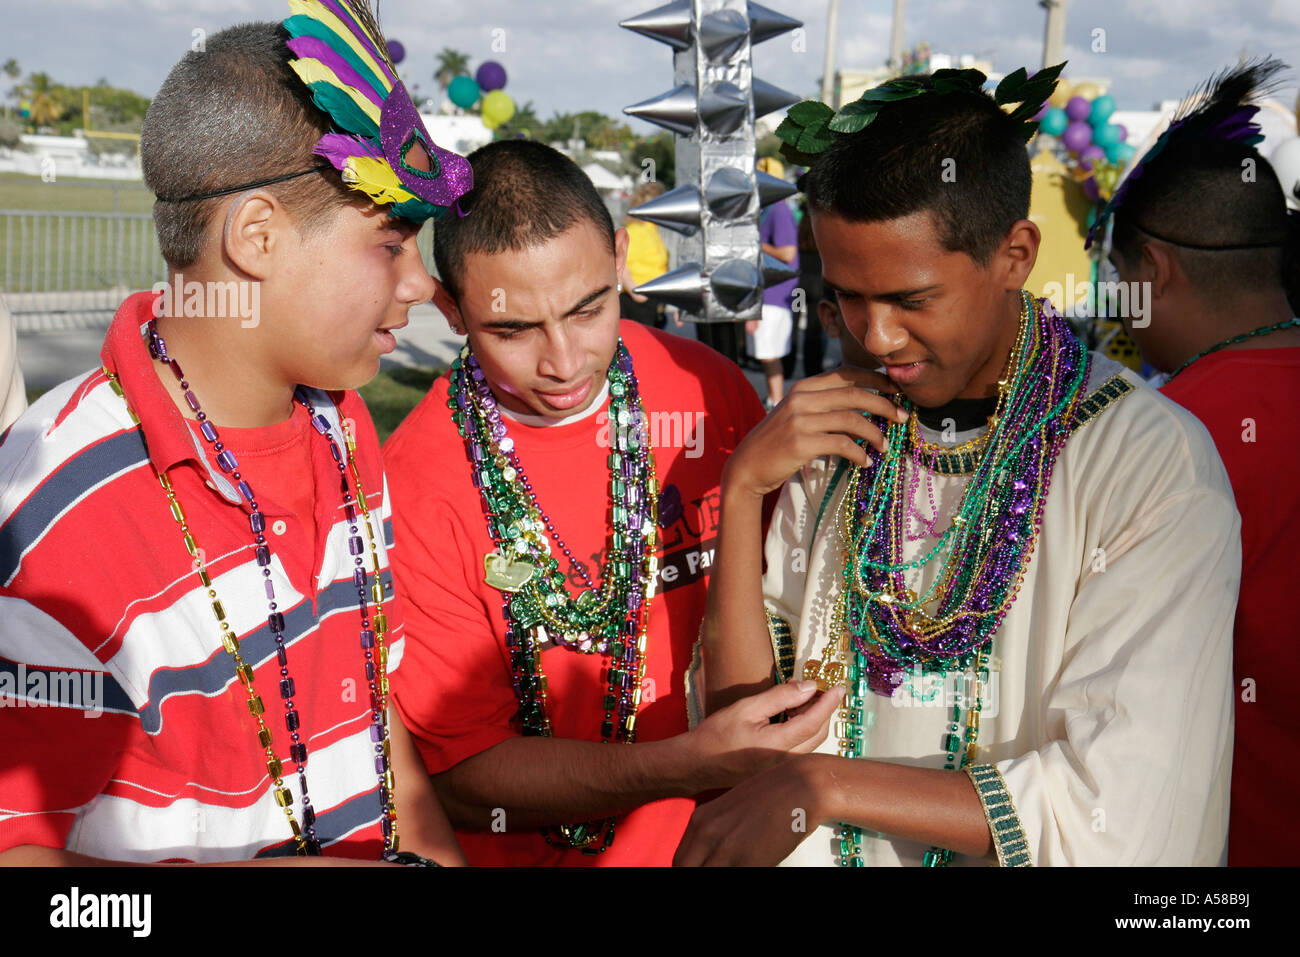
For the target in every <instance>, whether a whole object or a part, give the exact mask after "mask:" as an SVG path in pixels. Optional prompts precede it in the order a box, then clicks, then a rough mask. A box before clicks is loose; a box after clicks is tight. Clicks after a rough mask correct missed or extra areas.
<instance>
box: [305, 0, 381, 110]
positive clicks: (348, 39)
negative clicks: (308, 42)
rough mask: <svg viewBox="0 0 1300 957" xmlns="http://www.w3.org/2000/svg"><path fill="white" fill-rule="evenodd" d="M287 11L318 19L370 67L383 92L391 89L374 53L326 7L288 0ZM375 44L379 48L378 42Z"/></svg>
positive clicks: (309, 2) (314, 1) (314, 3)
mask: <svg viewBox="0 0 1300 957" xmlns="http://www.w3.org/2000/svg"><path fill="white" fill-rule="evenodd" d="M289 13H290V14H291V15H297V14H302V15H303V16H308V17H311V18H312V19H313V20H318V21H320V22H321V23H322V24H324V25H325V26H327V27H329V29H330V30H331V31H332V32H333V33H334V34H335V35H337V36H338V38H339V39H340V40H342V41H343V42H344V43H346V44H347V45H348V46H349V47H351V48H352V52H353V53H355V54H356V55H357V56H359V57H360V58H361V62H362V63H364V64H366V65H367V66H369V67H370V69H371V70H372V71H373V72H374V74H375V78H376V79H378V80H379V82H380V83H381V84H383V87H384V93H388V92H389V91H390V90H392V88H393V84H392V81H391V80H389V78H388V74H387V73H385V72H384V68H383V67H382V66H381V65H380V64H379V63H378V62H377V61H376V60H375V56H374V54H373V53H370V52H369V51H368V50H367V49H366V48H365V47H364V46H363V45H362V44H361V41H360V40H358V39H357V37H356V34H354V33H353V32H352V31H351V30H349V29H348V27H347V26H346V25H345V24H344V23H343V21H342V20H340V19H339V18H338V17H337V16H335V15H334V13H333V11H331V10H330V9H329V8H328V7H326V6H323V5H322V4H320V3H319V2H316V0H289ZM371 42H374V37H371ZM375 46H376V48H379V44H378V43H376V44H375ZM375 122H376V123H378V122H379V121H378V120H376V121H375Z"/></svg>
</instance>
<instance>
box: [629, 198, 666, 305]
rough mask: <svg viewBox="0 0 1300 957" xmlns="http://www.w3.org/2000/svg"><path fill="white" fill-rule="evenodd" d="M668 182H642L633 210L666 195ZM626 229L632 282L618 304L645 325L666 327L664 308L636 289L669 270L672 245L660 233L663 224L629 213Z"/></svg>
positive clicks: (633, 200)
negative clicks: (665, 241) (639, 293)
mask: <svg viewBox="0 0 1300 957" xmlns="http://www.w3.org/2000/svg"><path fill="white" fill-rule="evenodd" d="M663 192H664V184H663V183H660V182H658V181H657V180H651V181H650V182H648V183H642V184H641V185H640V186H638V187H637V188H636V191H635V192H634V193H633V194H632V199H631V206H630V208H631V209H636V208H637V207H638V206H642V205H644V204H646V203H648V202H650V200H652V199H654V198H655V197H657V196H662V195H663ZM623 228H624V229H626V230H627V278H628V279H630V282H631V285H630V287H627V286H628V283H627V282H624V286H625V287H627V288H623V289H622V291H621V292H620V293H619V296H618V307H619V311H620V312H621V313H622V315H623V316H624V317H625V318H627V319H632V320H634V321H636V322H639V323H641V325H643V326H654V328H656V329H662V328H663V327H664V307H663V306H662V305H660V304H659V303H657V302H652V301H651V300H650V299H648V298H646V297H645V296H639V295H637V294H636V293H635V292H633V289H635V288H636V287H637V286H639V285H641V284H642V283H647V282H649V281H650V280H651V279H655V278H656V277H658V276H662V275H663V274H664V273H666V272H667V271H668V248H667V247H666V246H665V245H664V241H663V238H662V237H661V236H660V235H659V227H658V226H656V225H655V224H654V223H651V222H647V221H646V220H644V219H637V218H636V217H635V216H631V215H629V216H626V217H625V218H624V220H623Z"/></svg>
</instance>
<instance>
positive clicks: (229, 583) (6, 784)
mask: <svg viewBox="0 0 1300 957" xmlns="http://www.w3.org/2000/svg"><path fill="white" fill-rule="evenodd" d="M298 8H299V9H300V10H301V11H302V12H300V13H299V14H298V15H297V16H295V17H291V18H290V19H289V20H288V21H286V22H285V24H283V25H281V24H274V23H253V24H245V25H242V26H238V27H233V28H231V29H229V30H224V31H222V32H220V33H218V34H215V35H213V36H212V37H210V38H209V39H208V40H207V42H206V45H205V47H204V49H203V50H201V51H193V52H191V53H189V54H187V55H186V56H185V58H184V59H182V60H181V61H180V62H179V63H178V64H177V65H176V66H175V67H174V68H173V70H172V71H171V73H170V74H169V76H168V78H167V80H166V81H165V82H164V84H163V86H162V89H161V90H160V91H159V92H158V95H157V96H156V97H154V99H153V100H152V102H151V103H150V106H149V111H148V114H147V116H146V117H145V121H144V128H143V130H142V133H141V157H142V162H143V168H144V175H145V180H146V182H147V183H148V185H149V187H150V189H152V190H153V191H154V192H155V193H156V194H157V196H158V202H157V203H156V205H155V208H154V220H155V224H156V226H157V230H158V238H159V245H160V248H161V251H162V255H163V257H164V258H165V259H166V261H167V264H168V267H169V270H168V272H169V282H168V284H167V286H166V288H164V289H157V290H155V292H154V293H153V294H150V293H137V294H136V295H133V296H131V297H130V298H129V299H127V300H126V302H125V303H123V305H122V306H121V308H120V309H119V310H118V313H117V316H116V318H115V319H114V320H113V324H112V326H111V327H110V329H109V332H108V335H107V338H106V341H105V344H104V349H103V352H102V354H101V360H102V363H103V368H102V369H97V370H95V371H93V372H90V373H88V374H86V375H83V376H80V377H78V378H76V379H73V380H70V381H69V382H67V383H65V384H63V385H62V386H58V387H56V388H55V389H53V390H51V391H50V392H49V393H47V394H46V395H45V396H44V397H42V398H41V399H40V400H39V401H38V402H37V403H36V404H35V405H34V406H33V407H32V408H31V409H30V410H29V411H28V412H27V414H26V415H25V416H23V417H22V418H21V419H19V421H18V422H17V423H16V424H15V425H14V426H13V427H12V428H11V429H10V430H9V431H8V432H7V433H6V434H5V436H4V438H3V444H0V568H3V571H2V572H0V611H3V614H4V619H5V622H6V624H5V627H4V628H3V629H0V741H3V742H4V745H3V749H0V755H2V756H0V863H3V864H69V865H84V864H94V863H103V862H119V863H125V862H129V863H141V864H144V863H167V862H195V863H231V862H237V861H249V860H257V861H258V862H262V863H276V862H284V861H297V860H305V859H308V858H309V859H311V860H313V861H336V862H337V861H339V860H342V861H343V862H345V863H346V862H351V863H357V862H358V861H371V862H377V861H379V860H380V859H381V858H382V859H383V860H387V861H393V862H396V863H405V864H413V863H428V859H429V858H432V859H434V860H436V861H438V862H440V863H445V864H455V863H463V857H462V856H461V853H460V850H459V848H458V847H457V845H456V841H455V838H454V836H453V834H452V832H451V829H450V827H449V826H448V823H447V819H446V817H445V816H444V814H443V813H442V811H441V809H440V807H439V805H438V802H437V798H436V795H435V794H434V793H433V790H432V788H431V787H430V785H429V780H428V777H427V775H426V774H425V773H424V770H423V767H422V766H421V763H420V760H419V757H418V755H417V753H416V751H415V749H414V748H413V746H412V744H411V739H410V736H409V735H408V734H407V732H406V730H405V728H404V727H403V725H402V722H401V720H400V719H399V718H398V717H397V716H396V713H395V712H392V711H391V709H390V708H389V707H388V704H389V702H388V690H389V689H388V679H387V677H386V673H389V672H391V673H393V674H394V675H395V674H396V673H397V670H398V668H399V664H400V659H401V655H402V649H403V643H404V635H403V626H402V621H401V609H400V607H399V606H398V604H397V603H395V602H393V601H392V599H393V597H394V596H393V592H392V587H393V580H392V574H391V571H390V569H389V564H388V557H387V552H388V546H389V544H390V542H391V538H390V528H389V525H390V521H391V511H390V508H389V501H388V495H387V489H386V483H385V481H384V474H383V468H382V461H381V458H380V453H379V444H378V440H377V437H376V435H375V430H374V426H373V425H372V424H371V421H370V417H369V415H368V414H367V412H366V409H365V406H364V404H363V403H362V401H361V399H360V398H359V397H358V396H357V394H356V392H355V391H353V390H355V389H356V388H357V387H359V386H361V385H363V384H364V383H365V382H367V381H368V380H369V379H371V378H372V377H373V376H374V374H375V372H376V371H377V370H378V367H379V359H380V356H381V355H382V354H383V353H385V352H389V351H391V350H392V349H393V345H394V342H393V335H392V330H395V329H397V328H400V327H401V326H404V325H405V324H406V321H407V320H406V315H407V311H408V310H409V309H410V307H411V306H413V305H416V304H417V303H420V302H424V301H427V300H428V299H429V297H430V296H431V295H432V293H433V284H432V281H431V280H430V278H429V276H428V273H427V271H426V270H425V268H424V266H423V263H422V262H421V259H420V254H419V251H418V250H417V248H416V234H417V233H418V231H419V228H420V224H421V222H422V221H423V220H424V219H425V218H428V217H429V216H432V215H436V214H437V213H438V212H440V211H441V208H444V207H445V206H447V205H450V203H451V202H454V200H455V198H456V196H457V195H458V194H459V193H460V192H462V191H463V189H464V187H465V186H467V185H468V175H469V170H468V167H467V166H466V164H465V162H464V160H463V159H462V158H461V157H456V156H453V155H452V154H445V153H444V154H443V155H442V156H440V157H438V161H439V165H440V167H441V170H442V173H441V175H437V174H430V172H429V170H430V167H431V166H433V162H432V158H431V156H430V153H428V152H426V146H428V147H429V149H430V150H432V151H434V152H437V150H436V148H435V147H432V146H430V145H429V142H430V141H429V140H428V137H427V134H426V133H425V132H424V131H423V130H422V129H420V128H419V120H418V115H417V114H415V112H414V106H413V105H411V103H410V100H409V97H407V94H406V92H405V90H404V89H403V88H402V87H401V84H400V82H398V81H397V79H396V74H395V73H394V72H393V68H392V65H391V62H390V57H389V56H388V54H387V52H386V49H385V47H384V43H383V40H382V37H381V36H380V35H379V34H378V31H377V28H376V27H375V26H374V24H373V20H372V19H371V18H370V16H369V11H368V10H367V9H366V8H365V7H364V6H363V5H361V4H358V3H355V2H348V3H343V4H339V3H331V4H330V5H329V6H328V8H327V7H326V6H325V5H323V4H319V3H308V4H302V5H299V7H298ZM345 21H346V22H345ZM304 35H305V39H304ZM291 36H292V37H293V38H294V39H291ZM340 51H343V52H340ZM345 61H346V63H347V64H351V65H350V66H346V67H345V66H344V65H343V64H344V63H345ZM327 67H328V68H329V70H328V71H327V70H326V68H327ZM295 71H297V72H298V75H295ZM358 71H359V72H358ZM327 72H328V75H329V76H333V77H335V79H336V80H337V81H338V84H336V85H331V84H332V81H329V80H327V79H325V77H326V75H327ZM363 74H364V77H363ZM300 77H310V78H311V80H312V85H311V87H310V89H309V87H308V86H307V85H305V84H304V82H303V80H302V79H301V78H300ZM352 82H362V83H363V84H364V85H365V86H366V87H367V90H368V91H369V92H365V91H359V90H357V89H356V88H354V87H351V86H349V85H348V84H350V83H352ZM381 91H382V95H381ZM313 95H314V96H315V97H318V98H320V101H322V102H325V103H337V102H340V98H346V99H349V102H353V101H355V103H356V104H357V107H356V109H351V110H348V111H346V112H345V115H343V116H342V117H341V118H340V117H334V120H335V123H336V124H337V125H334V124H332V123H331V117H330V116H327V115H326V114H325V113H324V112H322V110H321V109H320V108H318V106H317V105H313ZM412 117H414V119H412ZM381 120H382V122H383V124H384V126H385V130H386V135H385V137H383V138H382V139H383V141H384V143H387V142H388V134H389V133H395V134H396V135H397V144H398V148H400V149H401V150H402V157H403V160H404V162H405V163H407V164H413V165H416V166H419V167H422V170H423V175H422V176H417V175H414V174H410V173H408V172H406V171H405V170H400V171H399V169H398V163H399V162H402V160H397V159H396V157H397V151H396V149H394V150H392V151H391V152H392V157H390V156H389V155H388V154H389V152H390V151H389V150H388V149H386V148H385V147H384V145H383V143H381V137H380V135H379V125H380V122H381ZM416 139H418V140H419V142H422V143H424V144H425V146H419V145H418V144H415V143H414V141H415V140H416ZM322 157H325V158H327V159H328V160H329V162H325V161H324V159H322ZM358 169H359V170H360V171H361V173H360V174H359V175H352V174H354V173H356V172H357V170H358ZM340 170H343V171H344V173H343V175H341V174H340V172H339V171H340ZM408 181H409V182H408ZM458 182H459V185H457V183H458ZM345 183H346V184H355V185H356V189H353V188H350V187H349V186H348V185H345ZM376 184H378V185H376ZM408 187H409V188H408ZM377 203H378V204H382V205H377ZM385 207H388V208H385ZM86 718H93V719H94V720H85V719H86ZM308 784H310V790H308ZM412 852H414V854H412Z"/></svg>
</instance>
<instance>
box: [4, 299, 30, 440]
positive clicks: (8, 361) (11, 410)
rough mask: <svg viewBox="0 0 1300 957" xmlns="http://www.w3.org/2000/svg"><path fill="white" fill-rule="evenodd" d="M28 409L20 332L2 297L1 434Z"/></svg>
mask: <svg viewBox="0 0 1300 957" xmlns="http://www.w3.org/2000/svg"><path fill="white" fill-rule="evenodd" d="M26 409H27V390H26V389H25V388H24V386H23V372H22V369H20V368H19V367H18V331H17V329H16V327H15V326H14V323H13V318H12V317H11V316H10V315H9V310H8V309H6V308H5V301H4V296H3V295H0V432H3V431H4V430H5V429H7V428H9V426H11V425H13V423H14V420H15V419H17V418H18V416H20V415H22V414H23V412H24V411H26Z"/></svg>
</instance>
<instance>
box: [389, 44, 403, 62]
mask: <svg viewBox="0 0 1300 957" xmlns="http://www.w3.org/2000/svg"><path fill="white" fill-rule="evenodd" d="M388 55H389V56H391V57H392V58H393V66H396V65H397V64H399V63H401V62H402V61H403V60H405V59H406V47H404V46H402V41H401V40H389V41H388Z"/></svg>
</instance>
